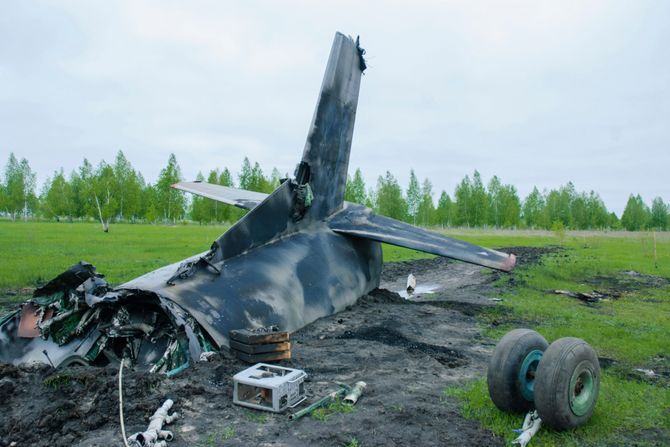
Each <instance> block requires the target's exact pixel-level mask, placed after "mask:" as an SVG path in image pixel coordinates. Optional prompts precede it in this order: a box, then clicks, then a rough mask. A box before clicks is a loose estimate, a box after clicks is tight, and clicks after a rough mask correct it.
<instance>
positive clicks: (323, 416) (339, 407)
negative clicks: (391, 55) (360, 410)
mask: <svg viewBox="0 0 670 447" xmlns="http://www.w3.org/2000/svg"><path fill="white" fill-rule="evenodd" d="M353 411H354V406H353V405H348V404H345V403H344V402H342V400H340V399H337V400H336V401H334V402H331V403H330V404H328V405H326V406H325V407H321V408H317V409H316V410H314V411H313V412H312V413H311V415H310V416H311V417H312V419H314V420H317V421H321V422H325V421H327V420H328V418H329V417H330V416H331V415H333V414H337V413H340V414H348V413H351V412H353Z"/></svg>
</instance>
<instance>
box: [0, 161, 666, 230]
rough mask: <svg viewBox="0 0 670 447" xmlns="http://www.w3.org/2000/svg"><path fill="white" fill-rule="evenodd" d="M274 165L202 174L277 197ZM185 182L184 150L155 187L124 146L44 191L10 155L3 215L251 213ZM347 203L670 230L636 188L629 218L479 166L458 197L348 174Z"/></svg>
mask: <svg viewBox="0 0 670 447" xmlns="http://www.w3.org/2000/svg"><path fill="white" fill-rule="evenodd" d="M281 177H282V175H281V174H280V172H279V171H278V170H277V169H276V168H274V169H273V170H272V171H271V172H270V173H269V174H266V173H265V172H264V171H263V170H262V169H261V167H260V165H259V164H258V163H254V164H252V163H251V162H250V161H249V159H248V158H245V159H244V161H243V163H242V166H241V168H240V171H239V172H238V173H237V174H236V175H233V173H232V172H231V171H230V170H229V169H228V168H227V167H224V168H223V170H221V169H214V170H211V171H210V172H209V173H208V174H207V176H206V177H205V175H203V174H202V173H198V176H197V180H201V181H207V182H209V183H214V184H219V185H223V186H230V187H237V188H241V189H247V190H250V191H258V192H265V193H269V192H272V191H273V190H274V189H275V188H276V187H277V186H279V183H280V181H281ZM180 180H182V175H181V170H180V168H179V164H178V163H177V159H176V157H175V156H174V154H171V155H170V156H169V158H168V161H167V164H166V166H165V167H164V168H163V169H161V171H160V173H159V175H158V179H157V180H156V182H155V183H153V184H151V183H147V182H146V181H145V180H144V177H143V176H142V174H141V173H140V172H139V171H137V170H135V169H134V168H133V167H132V165H131V163H130V162H129V161H128V159H127V158H126V156H125V155H124V153H123V152H122V151H119V152H118V153H117V155H116V158H115V160H114V162H113V163H111V164H109V163H107V162H106V161H104V160H102V161H101V162H100V163H98V165H97V166H93V165H92V164H91V163H90V162H89V161H88V160H87V159H84V160H83V162H82V164H81V166H79V167H78V168H76V169H74V170H72V171H71V172H70V173H69V175H67V176H66V175H65V173H64V170H63V169H62V168H61V169H59V170H56V171H55V172H54V173H53V175H52V176H51V177H49V178H47V180H46V181H45V182H44V184H43V185H42V187H41V190H40V191H39V193H38V192H37V191H36V189H37V185H36V175H35V173H34V172H33V171H32V169H31V168H30V165H29V163H28V161H27V160H26V159H25V158H23V159H21V160H18V159H17V158H16V157H15V156H14V154H13V153H12V154H10V156H9V160H8V161H7V164H6V165H5V169H4V173H3V176H2V177H1V178H0V213H1V214H3V215H5V216H8V217H10V218H11V219H13V220H16V219H26V220H27V219H31V218H46V219H54V220H62V219H66V220H68V221H72V220H88V219H95V220H97V221H99V222H100V224H101V225H102V227H103V229H104V230H105V231H107V230H108V229H109V224H110V222H151V223H153V222H176V221H181V220H185V219H190V220H193V221H196V222H200V223H214V222H234V221H236V220H237V219H239V218H240V217H241V216H242V215H244V211H243V210H240V209H237V208H234V207H231V206H228V205H225V204H221V203H218V202H216V201H214V200H210V199H206V198H202V197H193V198H192V199H190V200H189V199H188V198H187V197H186V196H185V194H184V193H182V192H181V191H178V190H176V189H174V188H172V187H171V185H172V184H174V183H176V182H178V181H180ZM345 200H347V201H350V202H355V203H359V204H362V205H365V206H368V207H370V208H373V209H374V210H375V211H376V212H377V213H379V214H383V215H385V216H389V217H392V218H395V219H399V220H402V221H405V222H410V223H412V224H415V225H421V226H458V227H492V228H533V229H563V228H567V229H578V230H584V229H626V230H630V231H637V230H644V229H657V230H667V229H668V228H670V206H669V205H668V204H666V203H665V202H664V201H663V199H662V198H660V197H656V198H654V199H653V201H652V203H651V207H649V206H647V204H646V203H645V202H644V201H643V199H642V198H641V197H640V195H633V194H631V195H630V197H629V199H628V202H627V204H626V208H625V210H624V212H623V214H622V216H621V218H619V217H618V216H617V215H616V214H615V213H613V212H610V211H608V210H607V207H606V206H605V204H604V202H603V201H602V199H601V198H600V196H599V195H598V194H597V193H596V192H594V191H590V192H588V193H586V192H578V191H577V190H576V189H575V186H574V185H573V184H572V183H571V182H568V183H567V184H566V185H563V186H561V187H560V188H558V189H552V190H549V191H547V190H544V191H542V192H540V190H539V189H538V188H537V187H535V188H533V191H532V192H531V193H530V194H529V195H528V196H527V197H526V198H525V199H523V200H522V199H521V198H520V197H519V194H518V192H517V190H516V188H515V187H514V186H513V185H509V184H504V183H503V182H502V181H501V180H500V179H499V178H498V177H497V176H493V178H491V179H490V180H489V182H488V183H487V184H486V185H485V184H484V181H483V180H482V178H481V175H480V174H479V172H477V171H474V172H473V174H472V176H470V175H466V176H465V177H464V178H463V179H462V180H461V182H460V183H459V184H458V185H457V186H456V188H455V190H454V193H453V196H450V195H449V194H448V193H447V192H446V191H441V192H440V194H439V196H438V197H437V203H435V201H434V199H433V186H432V183H431V182H430V180H428V179H424V180H423V181H422V182H420V181H419V179H418V178H417V176H416V175H415V173H414V170H410V177H409V184H408V185H407V188H406V189H403V188H402V187H401V186H400V184H399V182H398V181H397V179H396V178H395V177H394V176H393V174H391V173H390V172H388V171H387V172H386V174H385V175H383V176H380V177H379V178H378V179H377V183H376V185H375V186H374V187H368V186H367V185H366V184H365V180H364V177H363V174H362V172H361V170H360V169H356V171H355V172H354V175H353V177H352V176H350V177H349V178H348V180H347V185H346V191H345Z"/></svg>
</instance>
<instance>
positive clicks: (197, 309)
mask: <svg viewBox="0 0 670 447" xmlns="http://www.w3.org/2000/svg"><path fill="white" fill-rule="evenodd" d="M381 264H382V254H381V247H380V244H378V243H376V242H372V241H366V240H363V239H356V238H348V237H346V236H342V235H338V234H336V233H334V232H332V231H330V230H329V229H328V228H327V227H326V226H325V225H322V226H321V228H318V229H315V230H314V231H302V232H299V233H294V234H292V235H290V236H288V237H286V238H282V239H281V240H277V241H274V242H272V243H269V244H267V245H265V246H264V247H263V248H262V249H257V250H251V251H249V252H247V253H244V254H242V255H240V256H236V257H234V258H230V259H228V260H226V261H225V262H223V263H222V264H221V265H220V269H221V274H220V275H212V274H211V273H209V272H207V271H205V270H200V271H198V272H196V274H194V275H193V276H192V277H190V278H187V279H184V280H181V281H176V283H175V285H174V286H168V285H166V280H167V279H168V278H169V276H170V275H171V274H172V273H173V272H174V269H175V268H176V267H177V264H173V265H171V266H167V267H164V268H162V269H159V270H156V271H155V272H152V273H150V274H147V275H145V276H142V277H140V278H137V279H135V280H133V281H131V282H129V283H126V284H124V285H122V286H121V287H120V288H126V289H143V290H153V291H155V292H156V293H158V294H159V295H161V296H163V297H165V298H167V299H170V300H172V301H174V302H175V303H177V304H179V305H180V306H181V307H183V308H184V309H186V310H187V311H188V312H189V313H190V314H191V315H192V316H193V317H194V318H195V319H196V320H197V321H198V322H199V323H200V324H201V325H202V326H203V327H204V329H205V330H206V331H207V333H208V334H209V335H210V336H211V337H212V338H213V339H214V341H215V342H216V343H217V344H218V345H219V346H228V332H229V331H230V330H232V329H244V328H257V327H262V326H270V325H276V326H278V327H280V328H281V329H282V330H288V331H294V330H296V329H299V328H301V327H303V326H304V325H306V324H308V323H310V322H312V321H314V320H316V319H317V318H321V317H323V316H325V315H330V314H332V313H334V312H337V311H340V310H342V309H344V308H345V307H346V306H348V305H351V304H353V303H354V302H355V301H356V300H357V299H358V297H360V296H362V295H364V294H366V293H367V292H369V291H370V290H372V289H374V288H375V287H377V286H378V285H379V275H380V272H381Z"/></svg>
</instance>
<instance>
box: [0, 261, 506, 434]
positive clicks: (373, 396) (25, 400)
mask: <svg viewBox="0 0 670 447" xmlns="http://www.w3.org/2000/svg"><path fill="white" fill-rule="evenodd" d="M398 264H400V265H398ZM398 264H390V265H389V264H387V265H386V266H385V272H384V282H383V284H382V285H383V286H384V287H385V288H386V290H377V291H374V292H373V293H371V294H370V295H368V296H365V297H363V298H361V299H360V300H359V301H358V303H356V304H355V305H353V306H351V307H349V308H348V309H346V310H344V311H343V312H340V313H338V314H336V315H332V316H329V317H326V318H322V319H320V320H317V321H316V322H314V323H313V324H310V325H309V326H307V327H305V328H303V329H302V330H300V331H298V332H296V333H294V334H292V344H293V349H292V350H293V358H292V359H291V360H290V361H285V362H282V363H281V364H282V365H285V366H289V367H295V368H300V369H304V370H305V371H306V372H307V373H308V375H309V377H308V380H307V382H306V388H307V390H308V399H309V401H313V400H316V399H317V398H319V397H321V396H324V395H325V394H327V393H328V392H329V391H332V390H334V389H337V384H336V382H345V383H354V382H356V381H358V380H364V381H366V382H367V383H368V388H367V389H366V391H365V394H364V396H363V397H362V399H361V400H360V401H359V403H358V404H357V405H356V407H355V409H354V411H353V412H352V413H348V414H344V413H338V412H336V413H334V414H331V415H330V416H329V417H328V419H327V420H325V421H321V420H316V419H312V418H310V417H305V418H302V419H300V420H298V421H295V422H289V421H288V419H287V416H286V415H285V414H281V415H275V414H271V413H262V412H256V411H253V410H248V409H245V408H242V407H239V406H235V405H233V403H232V393H233V388H232V376H233V375H234V374H236V373H237V372H239V371H241V370H242V369H245V368H246V367H247V365H245V364H243V363H241V362H240V361H238V360H236V359H232V358H226V357H223V356H218V357H216V358H215V359H213V361H211V362H208V363H198V364H196V365H193V366H192V367H190V368H188V369H187V370H186V371H185V372H183V373H182V374H180V375H178V376H176V377H174V378H172V379H168V378H166V377H165V376H162V375H148V374H145V373H141V372H134V371H126V372H125V373H124V402H125V405H124V412H125V423H126V430H127V432H128V433H129V434H130V433H134V432H137V431H141V430H144V429H145V428H146V425H147V424H148V418H149V416H151V414H152V413H153V412H154V411H155V410H156V409H157V408H158V407H159V406H160V405H161V404H162V402H163V401H164V400H165V399H167V398H171V399H173V400H174V402H175V406H174V408H173V409H174V410H175V411H177V412H179V413H180V415H181V416H180V418H179V419H178V420H177V421H176V422H175V423H173V424H172V425H171V426H170V427H169V428H170V429H171V430H173V432H174V434H175V440H174V441H173V442H171V443H170V444H169V445H171V446H174V447H180V446H198V445H202V446H205V445H233V446H248V445H261V446H333V445H335V446H339V445H343V444H346V443H348V442H350V441H351V439H354V438H355V439H356V440H358V441H359V443H360V444H361V445H364V446H366V447H369V446H385V447H386V446H405V445H434V444H442V445H502V444H503V440H501V439H500V438H497V437H495V436H494V435H492V434H491V433H490V432H488V431H486V430H484V429H482V428H481V427H480V426H479V424H478V423H477V422H475V421H470V420H466V419H464V418H463V417H462V416H460V415H459V414H458V407H457V403H456V402H455V401H452V399H451V398H448V397H445V395H444V393H443V391H444V389H445V387H446V386H448V385H453V384H457V383H461V382H462V381H464V380H468V379H472V378H476V377H481V376H482V375H483V374H484V372H485V369H486V362H487V361H488V357H489V356H490V353H491V351H492V349H493V343H492V342H491V341H489V340H486V339H484V338H483V337H482V335H481V333H480V329H479V327H478V325H477V323H476V320H475V315H476V314H477V313H478V312H480V309H482V308H488V307H489V306H491V305H492V304H495V303H492V302H491V300H490V296H489V295H490V294H491V293H495V291H496V289H495V288H494V287H493V285H492V281H493V275H491V274H490V273H488V271H486V270H484V269H481V268H479V267H476V266H471V265H468V264H463V263H455V262H449V261H445V260H442V259H439V260H433V259H428V260H421V261H415V262H410V263H398ZM409 273H414V274H415V275H417V280H418V281H419V282H427V281H431V284H436V285H437V287H436V288H435V289H434V290H433V291H432V293H430V294H425V295H423V296H415V297H412V299H410V300H405V299H403V298H401V297H400V296H399V295H398V294H397V293H395V291H394V289H393V288H392V287H391V286H393V287H395V286H397V285H398V284H401V283H403V281H404V280H406V277H407V275H408V274H409ZM401 287H402V288H404V284H402V285H401ZM117 374H118V371H117V370H115V369H107V368H92V367H71V368H65V369H62V370H56V371H54V370H53V369H51V368H49V367H46V366H39V367H38V366H21V367H14V366H11V365H1V366H0V399H2V401H3V411H2V412H0V446H3V445H8V443H9V442H11V441H17V442H19V443H20V444H21V445H53V446H66V445H67V446H71V445H75V446H77V445H78V446H96V445H100V446H103V445H105V446H106V445H110V444H116V443H118V442H119V441H120V425H119V420H118V393H117Z"/></svg>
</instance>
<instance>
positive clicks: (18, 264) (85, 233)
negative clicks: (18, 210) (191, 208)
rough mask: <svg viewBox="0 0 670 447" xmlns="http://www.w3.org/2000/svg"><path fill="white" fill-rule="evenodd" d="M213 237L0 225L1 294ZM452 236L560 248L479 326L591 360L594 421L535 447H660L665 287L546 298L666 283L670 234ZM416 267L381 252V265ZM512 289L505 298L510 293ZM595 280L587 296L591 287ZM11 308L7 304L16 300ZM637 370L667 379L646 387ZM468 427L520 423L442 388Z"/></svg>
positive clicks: (668, 320)
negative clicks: (579, 346)
mask: <svg viewBox="0 0 670 447" xmlns="http://www.w3.org/2000/svg"><path fill="white" fill-rule="evenodd" d="M224 230H225V227H222V226H196V225H189V226H151V225H122V224H119V225H113V226H112V227H111V231H110V233H103V232H102V231H101V230H100V227H99V226H98V225H94V224H84V223H77V224H64V223H61V224H54V223H32V222H28V223H24V222H16V223H13V222H6V221H0V252H2V253H3V254H4V256H3V258H2V262H0V291H3V290H4V291H6V290H8V289H18V288H22V287H34V286H35V285H36V284H38V283H40V282H43V281H45V280H48V279H50V278H52V277H53V276H55V275H56V274H58V273H60V272H61V271H63V270H64V269H66V268H67V267H69V266H70V265H72V264H73V263H75V262H77V261H79V260H82V259H83V260H86V261H88V262H91V263H93V264H94V265H96V267H97V268H98V271H99V272H101V273H104V274H105V275H106V276H107V279H108V280H109V281H110V282H111V283H112V284H118V283H121V282H123V281H126V280H129V279H131V278H133V277H136V276H138V275H140V274H143V273H145V272H148V271H150V270H152V269H155V268H157V267H160V266H163V265H165V264H168V263H171V262H175V261H178V260H180V259H183V258H184V257H186V256H189V255H192V254H194V253H198V252H201V251H205V250H207V248H208V247H209V245H210V244H211V242H212V240H214V239H215V238H216V237H217V236H218V235H219V234H221V233H222V232H223V231H224ZM449 234H450V235H453V236H455V237H459V238H462V239H465V240H468V241H470V242H474V243H477V244H481V245H484V246H489V247H510V246H545V245H560V246H562V247H564V248H565V250H562V251H560V252H558V253H556V254H554V255H551V256H549V257H547V258H546V259H545V262H544V263H543V264H538V265H533V266H530V267H521V268H519V269H517V270H516V271H515V273H514V275H513V276H511V277H510V276H507V275H502V276H501V277H500V279H499V280H498V282H497V284H498V285H499V286H500V296H501V298H503V302H502V303H501V304H500V305H499V306H496V307H495V308H493V309H492V310H490V311H485V312H483V313H482V314H481V315H480V317H479V318H480V324H481V326H482V329H483V330H484V333H485V335H487V336H489V337H491V338H493V339H495V340H497V339H499V338H500V337H502V335H503V334H504V333H505V332H507V331H508V330H510V329H512V328H515V327H530V328H533V329H535V330H537V331H539V332H540V333H542V334H543V335H544V336H545V337H546V338H547V340H548V341H549V342H552V341H554V340H556V339H557V338H560V337H565V336H574V337H580V338H583V339H585V340H586V341H588V342H589V343H590V344H591V345H592V346H593V347H594V348H595V349H596V351H597V352H598V355H599V356H600V357H601V358H607V359H610V360H609V361H608V364H607V368H605V369H604V370H603V376H602V388H601V394H600V399H599V401H598V405H597V407H596V411H595V413H594V416H593V418H592V419H591V420H590V421H589V423H588V424H587V425H585V426H583V427H580V428H578V429H577V430H575V431H572V432H564V433H556V432H553V431H551V430H549V429H542V430H541V431H540V433H539V434H538V436H537V438H535V439H533V441H532V444H531V445H534V446H562V445H669V444H670V442H669V441H668V439H669V437H670V380H669V378H668V374H670V286H668V285H667V283H665V284H664V285H661V286H649V285H647V286H644V284H643V285H641V286H640V285H638V286H636V287H632V288H628V289H626V290H625V293H623V295H622V296H621V297H620V298H617V299H612V300H608V301H603V302H600V303H597V304H595V305H590V306H587V305H585V304H584V303H582V302H580V301H578V300H576V299H574V298H569V297H566V296H560V295H555V294H552V293H549V291H551V290H554V289H567V290H572V291H584V292H587V291H591V290H593V289H596V288H598V289H599V290H600V289H603V288H608V287H610V288H616V287H619V286H621V284H620V283H619V282H618V281H620V279H621V277H622V276H621V275H622V272H624V271H635V272H639V273H641V274H646V275H653V276H655V277H663V278H670V234H668V233H663V234H659V235H657V237H656V238H655V242H654V237H653V235H652V234H649V233H633V234H627V233H594V232H581V233H570V232H569V233H566V234H554V233H551V232H514V231H500V232H497V231H476V230H468V231H466V230H456V231H450V232H449ZM422 256H425V255H423V254H421V253H417V252H414V251H412V250H405V249H400V248H396V247H390V246H385V247H384V257H385V260H386V261H397V260H405V259H412V258H416V257H422ZM510 278H513V281H514V284H513V287H509V282H510ZM594 278H597V279H599V281H600V282H599V283H597V284H598V285H594V283H593V279H594ZM18 298H19V297H15V298H12V299H18ZM635 368H645V369H651V370H654V371H657V372H660V373H662V374H665V376H663V377H661V378H660V379H655V380H651V379H648V380H647V379H645V378H644V377H642V376H641V375H640V374H636V373H635V372H634V370H635ZM445 396H448V397H449V398H455V399H457V400H458V402H459V403H460V406H461V409H462V412H463V414H464V415H465V416H466V417H470V418H474V419H477V420H479V421H480V422H481V423H482V425H483V426H484V427H486V428H488V429H491V430H492V431H494V432H496V433H498V434H499V435H501V436H503V437H504V438H505V439H507V440H512V439H514V437H515V436H516V435H515V434H514V433H513V432H512V431H511V429H512V428H518V427H519V426H520V425H521V421H522V416H519V415H507V414H505V413H502V412H500V411H498V410H497V409H496V408H495V407H494V406H493V404H492V403H491V401H490V399H489V398H488V393H487V390H486V383H485V381H484V379H480V380H476V381H474V382H470V383H467V384H463V386H461V387H456V388H449V389H445Z"/></svg>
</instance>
